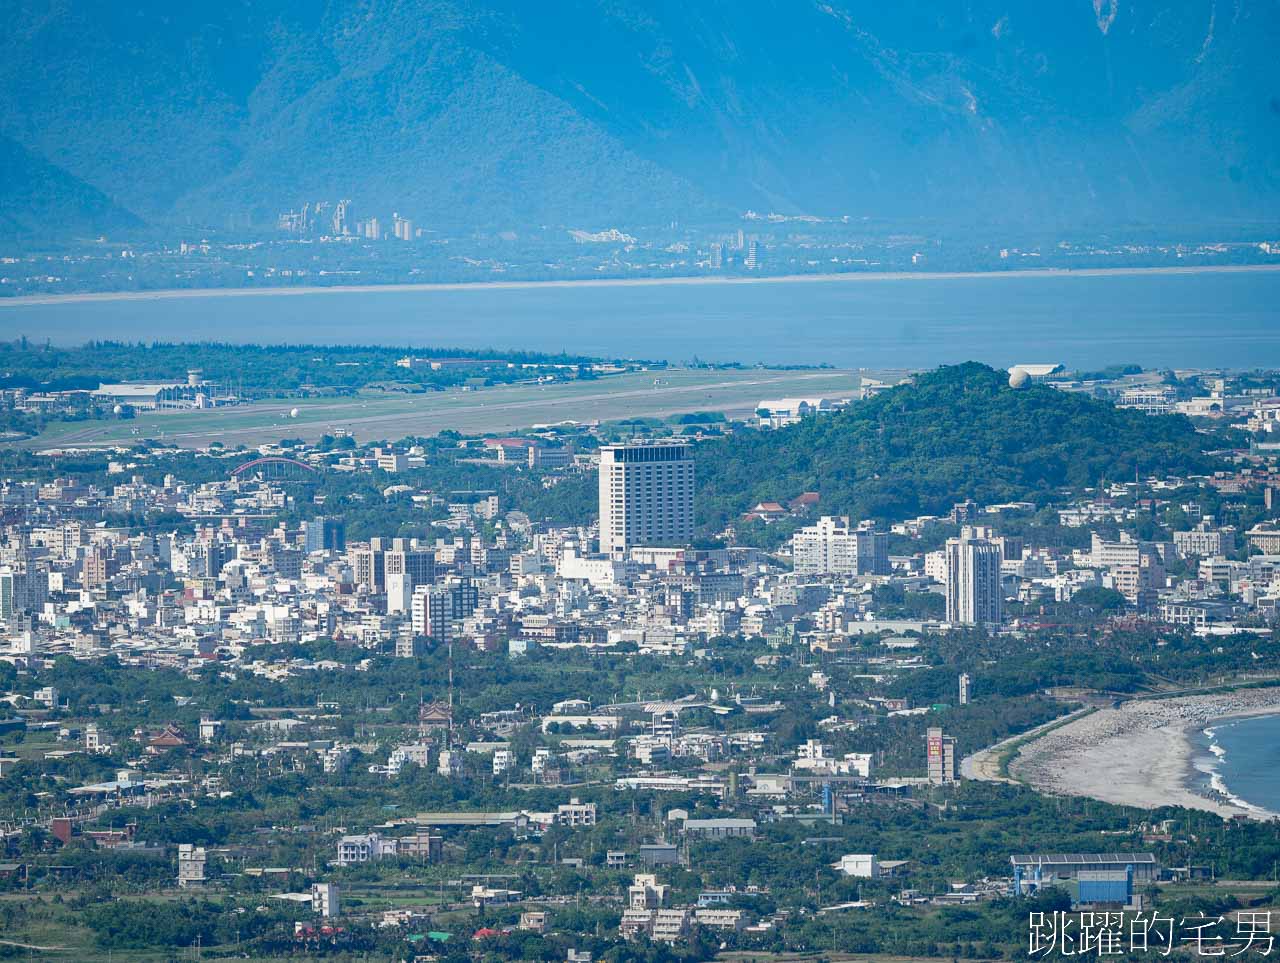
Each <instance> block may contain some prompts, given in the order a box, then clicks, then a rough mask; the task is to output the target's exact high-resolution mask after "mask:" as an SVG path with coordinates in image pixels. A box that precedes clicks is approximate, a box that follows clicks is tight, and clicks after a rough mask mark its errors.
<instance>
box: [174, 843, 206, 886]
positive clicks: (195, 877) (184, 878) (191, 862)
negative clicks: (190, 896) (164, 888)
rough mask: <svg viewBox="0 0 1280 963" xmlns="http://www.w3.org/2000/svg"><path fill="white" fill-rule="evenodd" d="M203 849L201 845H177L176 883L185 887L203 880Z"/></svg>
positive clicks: (196, 884) (198, 883)
mask: <svg viewBox="0 0 1280 963" xmlns="http://www.w3.org/2000/svg"><path fill="white" fill-rule="evenodd" d="M204 864H205V850H204V847H203V846H192V845H190V844H189V843H183V844H182V845H181V846H179V847H178V885H179V886H181V887H183V888H186V887H188V886H198V885H200V884H201V883H203V882H204V881H205V877H204Z"/></svg>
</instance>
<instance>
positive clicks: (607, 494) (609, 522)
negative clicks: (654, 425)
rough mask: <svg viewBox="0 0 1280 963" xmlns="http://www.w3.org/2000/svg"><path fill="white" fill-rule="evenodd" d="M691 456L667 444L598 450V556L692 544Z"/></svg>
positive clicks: (678, 446) (685, 447) (686, 449)
mask: <svg viewBox="0 0 1280 963" xmlns="http://www.w3.org/2000/svg"><path fill="white" fill-rule="evenodd" d="M693 485H694V477H693V456H692V455H691V454H690V451H689V446H688V445H684V444H680V443H672V442H653V443H645V444H630V445H608V446H606V447H604V448H601V449H600V551H601V552H604V553H607V554H609V555H621V554H623V553H625V552H626V551H627V550H628V549H631V548H634V547H635V546H637V545H687V544H689V543H690V542H692V541H693Z"/></svg>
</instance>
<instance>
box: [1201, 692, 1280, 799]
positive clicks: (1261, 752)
mask: <svg viewBox="0 0 1280 963" xmlns="http://www.w3.org/2000/svg"><path fill="white" fill-rule="evenodd" d="M1195 742H1196V743H1197V750H1198V751H1197V752H1196V754H1195V761H1194V765H1195V768H1196V769H1197V770H1198V771H1199V772H1200V773H1201V776H1202V786H1203V787H1204V788H1208V789H1211V790H1213V791H1215V792H1217V793H1219V794H1221V795H1222V796H1225V797H1226V798H1227V799H1229V800H1230V801H1231V802H1233V803H1235V804H1236V805H1238V806H1243V807H1245V808H1247V809H1259V810H1267V811H1269V812H1280V715H1269V716H1253V717H1250V718H1246V719H1224V720H1221V721H1219V722H1215V723H1212V724H1210V725H1208V726H1206V727H1205V728H1204V729H1203V730H1202V731H1201V732H1200V738H1199V739H1197V740H1195Z"/></svg>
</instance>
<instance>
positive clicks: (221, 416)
mask: <svg viewBox="0 0 1280 963" xmlns="http://www.w3.org/2000/svg"><path fill="white" fill-rule="evenodd" d="M857 381H858V376H857V374H856V373H855V372H851V371H829V370H824V371H765V370H751V371H705V370H685V369H676V370H669V371H662V372H643V373H637V374H625V375H617V376H612V377H608V378H602V379H600V380H598V381H582V382H570V383H561V384H547V385H502V386H497V387H493V388H483V389H480V390H477V391H461V390H450V391H445V392H428V393H426V394H418V395H405V394H391V395H388V394H385V393H383V392H365V393H361V394H360V395H358V396H356V397H351V398H311V399H293V400H283V401H265V402H258V403H255V404H251V405H241V406H238V407H233V408H223V409H215V410H209V411H173V412H143V413H140V414H139V415H138V416H137V417H136V418H133V419H131V420H128V421H91V422H84V421H78V422H58V423H55V424H52V425H50V426H49V427H48V428H47V429H46V430H45V431H44V432H42V433H41V434H40V436H39V437H38V438H34V439H32V440H31V441H29V442H27V446H28V447H32V448H37V449H48V448H57V447H71V446H74V447H101V446H108V445H119V444H128V443H130V442H132V441H135V440H138V439H141V438H154V439H158V440H162V441H165V442H167V443H170V444H176V445H180V446H183V447H188V448H198V447H202V446H204V445H207V444H209V443H210V442H212V441H221V442H222V443H223V444H225V445H227V446H228V447H232V446H235V445H240V444H244V445H259V444H262V443H264V442H275V441H279V440H280V439H281V438H302V439H304V440H307V441H313V440H315V439H317V438H319V437H320V436H321V435H324V434H333V433H335V432H336V431H346V432H348V433H350V434H352V435H354V436H355V437H356V438H357V439H358V440H359V441H362V442H363V441H368V440H378V439H387V440H395V439H399V438H403V437H405V436H406V435H434V434H436V433H437V432H439V431H442V430H444V429H448V428H452V429H454V430H457V431H461V432H464V433H472V434H474V433H481V432H492V431H511V430H514V429H519V428H528V427H530V426H532V425H538V424H549V423H554V422H562V421H578V422H591V421H613V420H617V419H621V418H666V417H668V416H670V415H675V414H681V413H684V412H690V411H722V412H725V413H726V414H729V415H734V414H738V415H741V414H744V413H748V412H751V411H753V410H755V408H756V405H757V403H758V402H759V401H761V400H762V399H768V398H783V397H797V396H814V395H826V396H841V397H848V396H851V395H853V394H854V393H855V392H856V390H857ZM293 408H297V409H298V417H297V418H290V417H289V412H290V410H291V409H293Z"/></svg>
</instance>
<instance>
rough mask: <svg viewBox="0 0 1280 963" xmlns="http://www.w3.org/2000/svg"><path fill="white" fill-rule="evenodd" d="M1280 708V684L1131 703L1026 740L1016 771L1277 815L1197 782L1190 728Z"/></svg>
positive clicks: (1089, 791) (1146, 797)
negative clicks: (1213, 792)
mask: <svg viewBox="0 0 1280 963" xmlns="http://www.w3.org/2000/svg"><path fill="white" fill-rule="evenodd" d="M1275 713H1280V688H1265V689H1244V690H1240V691H1236V692H1224V693H1217V694H1209V695H1197V696H1182V697H1178V698H1172V699H1159V700H1144V701H1133V702H1127V703H1124V704H1123V705H1121V706H1119V707H1118V708H1115V709H1102V710H1099V711H1098V712H1095V713H1093V714H1091V715H1088V716H1085V717H1083V718H1081V719H1078V720H1076V721H1075V722H1072V723H1070V724H1068V725H1065V726H1063V727H1061V728H1059V729H1054V730H1053V731H1051V732H1049V733H1047V734H1046V735H1044V736H1043V737H1042V738H1040V739H1037V740H1035V741H1034V742H1031V743H1029V744H1028V745H1026V746H1024V747H1023V748H1022V750H1021V752H1019V754H1018V756H1017V758H1016V759H1014V760H1013V762H1012V763H1011V764H1010V767H1009V769H1010V772H1012V773H1013V774H1014V775H1015V776H1016V777H1018V778H1019V779H1021V780H1024V781H1025V782H1027V783H1029V784H1030V785H1031V786H1033V787H1034V788H1036V789H1037V790H1039V791H1041V792H1045V793H1050V794H1055V795H1064V796H1089V797H1091V798H1093V799H1100V800H1102V801H1104V802H1109V803H1116V804H1118V805H1123V806H1140V807H1142V808H1145V809H1154V808H1157V807H1159V806H1185V807H1186V808H1188V809H1201V810H1205V811H1207V812H1213V813H1217V814H1218V815H1220V816H1222V817H1224V818H1226V817H1246V818H1252V819H1266V818H1275V817H1277V815H1280V814H1276V813H1270V812H1266V811H1264V810H1261V809H1254V808H1246V807H1245V806H1241V805H1238V804H1236V803H1233V802H1231V801H1230V800H1228V799H1226V798H1225V797H1221V796H1212V795H1209V794H1201V792H1200V791H1198V790H1196V789H1194V788H1192V787H1191V786H1192V779H1193V776H1194V773H1193V770H1192V765H1191V758H1192V754H1193V747H1192V744H1191V740H1190V738H1189V736H1188V732H1189V730H1191V729H1193V728H1195V729H1202V728H1204V727H1205V726H1206V725H1207V724H1209V723H1210V722H1213V721H1216V720H1221V719H1224V718H1228V717H1235V718H1238V717H1242V716H1252V715H1269V714H1275Z"/></svg>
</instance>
